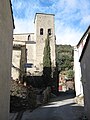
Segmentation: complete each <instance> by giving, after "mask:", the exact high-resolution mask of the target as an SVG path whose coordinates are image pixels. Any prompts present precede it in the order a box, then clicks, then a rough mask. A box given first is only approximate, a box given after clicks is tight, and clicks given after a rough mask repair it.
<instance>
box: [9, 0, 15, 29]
mask: <svg viewBox="0 0 90 120" xmlns="http://www.w3.org/2000/svg"><path fill="white" fill-rule="evenodd" d="M9 2H10V8H11V14H12V21H13V28H14V29H15V25H14V18H13V10H12V3H11V0H9Z"/></svg>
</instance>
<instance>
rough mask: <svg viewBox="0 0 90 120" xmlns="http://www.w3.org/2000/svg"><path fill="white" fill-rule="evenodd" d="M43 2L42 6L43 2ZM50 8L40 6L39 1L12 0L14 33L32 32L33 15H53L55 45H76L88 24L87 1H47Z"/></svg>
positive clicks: (89, 13)
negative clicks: (40, 13)
mask: <svg viewBox="0 0 90 120" xmlns="http://www.w3.org/2000/svg"><path fill="white" fill-rule="evenodd" d="M41 1H43V4H44V2H45V0H41ZM49 2H52V3H53V4H51V6H49V7H48V6H42V5H41V4H40V0H33V1H32V0H31V1H30V0H18V1H17V0H12V3H13V10H14V21H15V27H16V28H15V33H22V32H24V33H26V32H34V25H33V22H34V17H35V13H36V12H37V13H38V12H42V13H53V14H55V29H56V38H57V44H71V45H76V44H77V43H78V41H79V40H80V37H81V36H82V34H84V32H85V30H86V28H87V27H88V25H89V24H90V10H89V6H90V1H89V0H79V1H78V0H55V1H54V0H49Z"/></svg>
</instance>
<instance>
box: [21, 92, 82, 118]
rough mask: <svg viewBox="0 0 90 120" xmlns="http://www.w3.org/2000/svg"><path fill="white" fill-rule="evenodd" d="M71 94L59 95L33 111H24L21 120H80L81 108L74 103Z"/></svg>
mask: <svg viewBox="0 0 90 120" xmlns="http://www.w3.org/2000/svg"><path fill="white" fill-rule="evenodd" d="M74 97H75V96H74V95H73V94H72V93H60V94H59V96H58V97H56V98H53V99H51V101H50V102H49V103H48V104H46V105H43V106H40V107H39V108H37V109H35V110H34V111H32V112H30V111H25V112H24V113H23V115H22V118H21V120H81V118H82V116H83V114H84V108H83V106H80V105H77V104H76V103H74Z"/></svg>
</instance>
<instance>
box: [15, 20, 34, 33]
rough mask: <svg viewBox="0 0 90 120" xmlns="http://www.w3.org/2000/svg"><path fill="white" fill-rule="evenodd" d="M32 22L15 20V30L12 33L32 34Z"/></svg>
mask: <svg viewBox="0 0 90 120" xmlns="http://www.w3.org/2000/svg"><path fill="white" fill-rule="evenodd" d="M33 32H34V22H33V20H30V19H24V20H23V19H17V18H15V30H14V33H33Z"/></svg>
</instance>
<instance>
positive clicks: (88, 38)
mask: <svg viewBox="0 0 90 120" xmlns="http://www.w3.org/2000/svg"><path fill="white" fill-rule="evenodd" d="M89 40H90V32H89V34H88V36H87V39H86V43H85V45H84V47H83V50H82V53H81V56H80V59H79V62H81V60H82V58H83V55H84V53H85V50H86V48H87V45H88V42H89Z"/></svg>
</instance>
